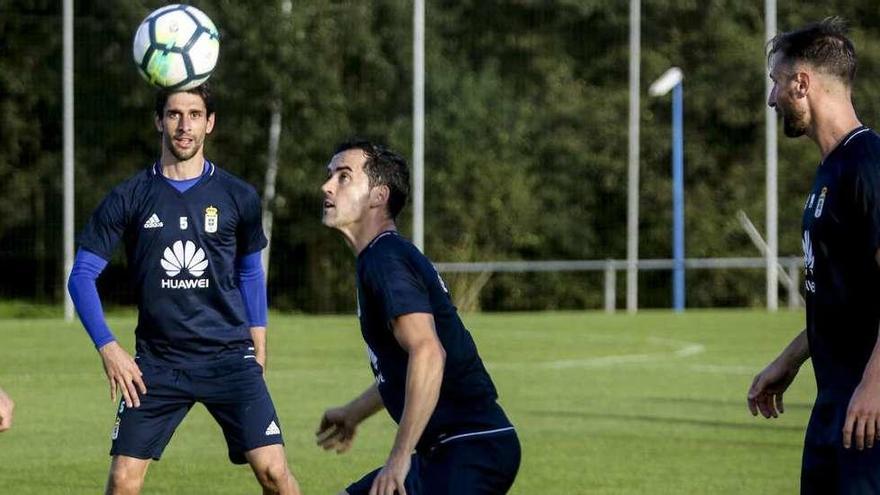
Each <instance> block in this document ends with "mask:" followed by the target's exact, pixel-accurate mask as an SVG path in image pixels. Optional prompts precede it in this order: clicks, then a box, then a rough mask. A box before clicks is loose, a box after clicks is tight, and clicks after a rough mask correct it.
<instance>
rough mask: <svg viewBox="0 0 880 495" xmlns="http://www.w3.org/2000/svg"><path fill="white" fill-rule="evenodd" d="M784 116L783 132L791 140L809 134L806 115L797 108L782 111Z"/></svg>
mask: <svg viewBox="0 0 880 495" xmlns="http://www.w3.org/2000/svg"><path fill="white" fill-rule="evenodd" d="M780 113H781V114H782V131H783V132H784V133H785V135H786V136H788V137H790V138H796V137H801V136H803V135H804V134H806V133H807V119H806V117H805V116H806V113H807V112H805V111H803V110H799V109H796V108H786V109H782V110H780Z"/></svg>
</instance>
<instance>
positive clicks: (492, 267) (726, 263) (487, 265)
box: [435, 256, 804, 313]
mask: <svg viewBox="0 0 880 495" xmlns="http://www.w3.org/2000/svg"><path fill="white" fill-rule="evenodd" d="M778 261H779V270H777V273H778V276H779V282H780V283H781V285H782V286H783V287H784V288H785V291H786V292H787V300H788V307H789V308H798V307H800V306H802V305H803V304H804V300H803V297H801V294H800V270H801V267H802V266H803V259H801V258H800V257H797V256H789V257H780V258H778ZM435 266H436V267H437V270H438V271H439V272H441V273H496V272H513V273H520V272H604V273H605V284H604V286H605V304H604V309H605V312H606V313H614V312H615V311H616V309H617V308H616V299H617V272H618V271H625V270H626V269H627V268H628V267H629V266H630V265H629V262H628V261H627V260H614V259H609V260H549V261H485V262H469V263H436V264H435ZM675 266H676V265H675V260H673V259H643V260H638V262H637V263H636V269H637V270H644V271H651V270H672V269H674V268H675ZM766 266H767V260H766V258H685V260H684V268H685V270H724V269H757V268H761V269H763V268H766Z"/></svg>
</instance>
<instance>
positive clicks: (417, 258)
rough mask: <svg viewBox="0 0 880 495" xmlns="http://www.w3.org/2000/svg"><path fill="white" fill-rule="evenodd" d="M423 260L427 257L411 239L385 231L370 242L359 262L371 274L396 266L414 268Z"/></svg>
mask: <svg viewBox="0 0 880 495" xmlns="http://www.w3.org/2000/svg"><path fill="white" fill-rule="evenodd" d="M423 260H427V258H425V256H424V255H423V254H422V253H421V251H419V250H418V248H416V247H415V245H413V243H411V242H410V241H409V240H407V239H406V238H404V237H402V236H400V235H399V234H397V233H394V232H385V233H382V234H379V236H377V237H376V238H375V239H374V240H373V241H372V242H371V243H370V245H369V246H368V247H367V249H366V250H365V251H364V252H363V255H362V256H361V258H360V260H359V263H358V264H359V265H360V266H361V267H362V268H363V270H365V271H366V272H367V274H369V273H370V272H371V271H375V272H387V271H388V270H390V269H393V268H394V267H402V268H406V269H409V270H414V269H415V267H416V266H418V265H419V264H420V263H422V261H423Z"/></svg>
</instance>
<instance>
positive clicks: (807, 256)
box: [801, 230, 816, 292]
mask: <svg viewBox="0 0 880 495" xmlns="http://www.w3.org/2000/svg"><path fill="white" fill-rule="evenodd" d="M801 244H802V246H803V248H804V276H805V279H806V280H804V289H805V290H806V291H807V292H816V282H814V281H813V280H812V278H813V267H814V266H815V264H816V258H815V257H814V256H813V242H812V241H811V240H810V231H809V230H805V231H804V237H803V240H802V241H801Z"/></svg>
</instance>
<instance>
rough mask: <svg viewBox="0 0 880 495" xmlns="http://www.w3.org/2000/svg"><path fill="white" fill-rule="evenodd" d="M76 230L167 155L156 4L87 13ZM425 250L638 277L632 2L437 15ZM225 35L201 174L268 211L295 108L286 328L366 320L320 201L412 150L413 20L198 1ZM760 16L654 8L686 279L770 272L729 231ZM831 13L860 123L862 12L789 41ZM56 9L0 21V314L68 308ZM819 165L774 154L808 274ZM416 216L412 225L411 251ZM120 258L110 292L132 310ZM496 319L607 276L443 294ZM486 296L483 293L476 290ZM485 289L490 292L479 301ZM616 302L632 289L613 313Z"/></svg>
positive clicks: (535, 1)
mask: <svg viewBox="0 0 880 495" xmlns="http://www.w3.org/2000/svg"><path fill="white" fill-rule="evenodd" d="M75 3H76V8H75V14H76V16H75V46H76V49H75V50H76V51H75V74H76V85H75V94H76V109H75V116H76V126H77V127H76V165H77V172H76V181H77V182H76V191H77V199H76V206H77V210H76V219H77V221H76V224H77V228H80V227H81V226H82V225H83V224H84V222H85V221H86V219H87V217H88V215H89V214H90V212H91V211H92V209H93V208H94V207H95V206H96V205H97V203H98V202H99V201H100V199H101V197H102V196H103V195H104V194H105V193H106V192H107V191H108V190H109V188H110V187H112V185H113V184H115V183H117V182H119V181H120V180H123V179H124V178H125V177H127V176H129V175H131V174H133V173H134V172H135V171H136V170H138V169H139V168H141V167H144V166H146V165H147V164H148V163H149V162H150V161H151V160H152V159H153V158H154V157H155V156H156V153H157V149H158V140H157V136H156V134H155V130H154V128H153V125H152V114H151V108H152V95H153V93H152V90H151V89H150V88H149V87H148V86H147V84H146V83H144V82H143V81H142V80H141V79H140V77H139V76H138V74H137V72H136V71H135V69H134V66H133V63H132V62H131V55H130V43H131V36H132V34H133V31H134V29H135V28H136V26H137V25H138V23H139V22H140V20H141V19H142V18H143V17H144V16H145V15H146V14H147V13H148V12H149V11H150V10H152V9H153V8H155V7H157V6H159V5H160V4H162V3H163V2H156V1H135V2H132V1H130V0H125V1H122V0H105V1H100V2H98V1H95V0H80V1H77V2H75ZM427 3H428V5H427V16H426V18H427V36H426V60H427V62H426V65H427V71H428V73H427V85H426V107H427V121H426V133H427V136H426V157H425V162H426V203H427V208H426V252H427V254H428V255H429V256H430V257H431V258H432V259H434V260H435V261H475V260H541V259H606V258H624V257H625V255H626V163H627V105H628V80H627V78H628V22H629V20H628V2H624V1H607V0H518V1H493V0H479V1H478V0H457V1H440V0H432V1H429V2H427ZM194 4H195V5H196V6H198V7H199V8H200V9H202V10H203V11H205V12H206V13H207V14H208V15H210V16H211V17H212V18H213V19H214V21H215V22H216V24H217V25H218V27H219V28H220V30H221V34H222V40H221V55H220V62H219V66H218V69H217V72H216V73H215V76H214V78H213V79H212V84H213V86H214V88H215V91H216V94H217V95H218V100H219V101H218V116H217V123H218V125H217V128H216V131H215V134H214V135H213V136H212V138H211V139H210V140H209V144H208V156H209V157H211V158H213V159H214V160H215V161H216V162H218V164H219V165H220V166H222V167H225V168H228V169H230V170H232V171H233V172H235V173H237V174H239V175H241V176H243V177H244V178H246V179H247V180H248V181H250V182H251V183H253V184H254V185H255V186H257V188H258V190H260V191H262V188H263V181H264V174H265V170H266V158H267V156H266V155H267V148H268V127H269V120H270V114H271V111H272V102H273V101H276V100H277V101H280V102H281V104H282V116H283V119H282V122H283V124H282V126H283V130H282V136H281V145H280V155H279V156H280V170H279V175H278V193H279V196H278V198H277V199H276V201H275V202H274V204H272V205H271V207H272V209H273V211H274V214H275V229H274V232H273V243H272V262H271V268H270V278H269V284H270V294H271V301H272V304H273V306H275V307H277V308H281V309H292V310H303V311H339V310H350V309H351V308H353V306H354V290H353V275H352V268H353V266H354V259H353V257H352V256H351V253H350V252H348V250H347V248H346V247H345V245H344V243H343V242H342V241H341V240H340V239H339V238H338V236H337V235H336V234H334V233H333V232H330V231H328V230H327V229H325V228H323V227H321V225H320V222H319V211H320V210H319V208H320V192H319V185H320V183H321V182H322V180H323V177H324V175H325V169H324V166H325V164H326V162H327V160H328V158H329V156H328V155H329V152H330V151H331V150H332V149H333V146H334V144H335V143H336V142H338V141H340V140H342V139H343V138H345V137H348V136H351V135H362V136H369V137H373V138H376V139H379V140H381V141H384V142H387V143H389V144H390V145H391V146H392V147H394V148H396V149H398V150H400V151H402V152H403V153H404V154H405V155H409V154H410V150H411V141H412V133H411V121H412V105H411V87H412V46H411V36H412V11H411V9H412V7H411V5H410V2H406V1H402V0H385V1H381V0H375V1H369V2H366V1H364V2H361V1H354V0H351V1H342V2H339V1H335V2H328V1H324V0H321V1H315V0H308V1H305V0H304V1H299V0H298V1H294V2H291V1H285V0H276V1H265V2H239V1H232V0H210V1H208V0H205V1H199V2H194ZM760 4H761V2H735V1H730V0H726V1H724V0H712V1H700V2H697V1H684V2H682V1H675V2H673V1H669V0H649V1H645V2H643V6H642V15H643V24H642V68H641V72H642V81H641V86H642V89H643V92H644V93H643V96H642V122H641V136H642V139H641V190H640V192H641V200H640V207H641V226H640V227H641V228H640V232H641V241H640V255H641V257H644V258H665V257H668V256H669V253H670V251H671V241H670V237H671V235H670V224H671V219H670V210H671V199H670V197H671V187H670V180H669V157H670V145H669V140H670V129H669V120H670V104H669V98H668V97H665V98H650V97H648V95H647V90H646V89H647V86H648V85H649V84H650V82H651V81H652V80H653V79H655V78H656V77H658V76H659V75H660V74H661V73H662V72H663V71H664V70H665V69H666V68H668V67H669V66H671V65H677V66H680V67H681V68H682V69H683V71H684V73H685V82H684V85H685V167H686V186H685V187H686V201H687V206H686V226H687V233H686V243H687V254H688V256H693V257H715V256H757V255H758V252H757V250H756V249H755V248H754V247H753V246H752V245H751V243H750V241H749V240H748V238H747V237H746V235H745V234H744V233H743V231H742V228H741V227H740V226H739V223H738V222H737V221H736V218H735V213H736V211H737V210H739V209H742V210H744V211H745V212H746V213H747V214H748V215H749V216H750V217H751V218H752V220H753V221H754V222H755V223H756V224H757V225H758V227H759V229H763V223H764V203H765V200H764V138H763V132H764V131H763V129H764V120H763V119H764V105H765V96H764V77H765V72H766V68H765V59H764V24H763V11H762V5H760ZM832 14H839V15H842V16H844V17H846V18H847V19H849V20H850V21H851V23H852V27H853V32H852V35H853V39H854V41H855V43H856V47H857V50H858V52H859V56H860V63H861V66H860V71H859V76H858V81H857V87H856V91H855V100H856V106H857V108H858V109H859V111H860V114H861V116H862V118H863V120H864V121H865V122H866V123H867V124H869V125H872V124H877V122H878V121H880V119H878V117H880V101H878V100H876V99H874V98H871V96H872V95H873V90H874V88H875V87H876V82H875V81H877V79H878V76H880V74H878V70H880V69H878V64H880V32H878V31H880V22H878V21H880V19H878V15H880V14H878V11H877V9H876V8H875V6H874V5H873V4H872V3H869V2H867V1H865V0H858V1H853V0H849V1H845V2H844V1H828V2H822V3H821V4H820V3H815V4H814V5H812V6H806V5H803V4H801V3H791V2H780V5H779V26H780V28H781V29H790V28H793V27H796V26H798V25H800V24H802V23H804V22H807V21H810V20H818V19H821V18H822V17H825V16H827V15H832ZM61 103H62V101H61V4H60V2H55V1H52V2H50V1H46V0H8V1H5V2H3V3H2V5H0V126H2V127H0V269H2V270H3V273H4V275H3V277H2V282H0V295H2V296H4V297H15V298H28V299H35V300H40V301H56V302H57V301H59V300H60V298H61V295H62V284H61V278H62V277H61V253H62V250H61V209H60V205H61V145H62V140H61V115H62V106H61ZM817 160H818V154H817V152H816V150H815V147H814V146H812V145H811V144H810V143H809V142H808V141H806V140H805V139H801V140H786V139H785V138H781V139H780V175H779V199H780V207H779V212H780V220H779V225H780V252H781V254H782V255H798V254H799V251H800V246H799V221H800V220H799V218H800V211H801V208H800V207H801V205H802V202H803V197H804V194H805V192H806V191H807V189H808V187H809V184H810V181H811V179H812V175H813V169H814V167H815V164H816V163H817ZM409 213H410V210H405V212H404V216H405V217H404V221H403V222H401V223H402V225H401V227H402V228H403V230H404V232H408V231H409V230H410V225H409V223H410V222H409V216H408V215H409ZM763 280H764V278H763V274H762V273H761V272H759V271H743V270H739V271H701V272H691V273H689V274H688V284H689V286H688V298H689V304H690V305H694V306H707V305H744V304H745V305H760V304H762V302H763V298H764V289H763ZM124 281H125V268H124V263H123V261H122V257H121V256H119V262H118V263H114V264H112V265H111V267H110V268H109V269H108V271H107V272H106V275H105V276H104V277H102V281H101V286H102V289H104V293H105V294H106V295H107V296H106V297H107V299H108V300H109V301H110V302H115V303H124V302H127V301H129V300H130V297H131V294H130V293H129V289H128V288H127V286H126V284H125V282H124ZM450 282H451V284H452V285H453V288H454V290H455V291H456V293H457V294H464V295H468V297H467V300H466V301H461V302H463V303H464V304H466V305H468V306H472V307H482V308H484V309H527V308H566V307H570V308H581V307H595V306H597V305H599V304H600V300H601V290H602V283H601V275H599V274H558V273H557V274H543V275H537V274H519V275H504V276H502V275H494V276H492V277H488V278H486V277H476V276H452V277H450ZM483 284H485V285H483ZM477 290H479V292H477ZM622 292H623V278H622V277H620V281H619V282H618V293H619V294H622ZM477 294H479V295H477ZM641 294H642V296H641V300H642V303H643V304H645V305H653V306H668V304H669V277H668V274H665V273H648V274H643V276H642V277H641Z"/></svg>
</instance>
